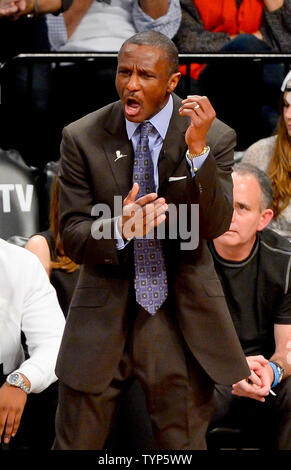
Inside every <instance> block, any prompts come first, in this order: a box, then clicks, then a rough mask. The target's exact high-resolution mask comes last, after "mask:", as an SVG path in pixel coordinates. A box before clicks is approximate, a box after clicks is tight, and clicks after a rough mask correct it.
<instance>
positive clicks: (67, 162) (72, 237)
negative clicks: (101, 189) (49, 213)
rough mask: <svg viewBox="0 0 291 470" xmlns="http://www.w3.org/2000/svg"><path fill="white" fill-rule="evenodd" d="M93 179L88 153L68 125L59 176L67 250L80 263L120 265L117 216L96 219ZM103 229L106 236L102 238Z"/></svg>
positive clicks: (61, 232) (121, 255)
mask: <svg viewBox="0 0 291 470" xmlns="http://www.w3.org/2000/svg"><path fill="white" fill-rule="evenodd" d="M90 180H91V177H90V172H89V171H88V168H87V165H86V158H85V155H84V154H83V152H82V149H81V148H79V147H78V145H77V143H76V141H75V140H74V137H73V136H72V135H71V134H70V131H69V129H68V128H65V129H64V131H63V139H62V143H61V163H60V175H59V181H60V234H61V239H62V243H63V247H64V250H65V253H66V254H67V255H68V256H69V257H70V258H71V259H72V260H74V261H75V262H76V263H78V264H86V265H87V266H96V265H98V264H105V265H112V264H113V265H117V264H120V263H121V262H122V260H123V258H124V257H125V254H124V253H122V254H119V253H118V251H117V246H116V240H115V239H114V223H115V218H113V217H112V218H111V217H110V214H108V213H106V212H105V213H103V214H101V215H100V217H99V219H98V218H97V219H96V215H97V212H98V211H97V212H96V200H95V199H94V191H93V189H92V187H91V185H90ZM100 184H102V181H100ZM101 231H103V235H104V234H106V236H102V237H98V233H100V232H101ZM123 251H124V250H123Z"/></svg>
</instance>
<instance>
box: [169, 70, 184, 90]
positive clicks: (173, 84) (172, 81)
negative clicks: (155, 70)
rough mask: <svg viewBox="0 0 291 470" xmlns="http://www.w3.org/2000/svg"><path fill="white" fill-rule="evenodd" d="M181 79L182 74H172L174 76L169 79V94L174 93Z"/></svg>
mask: <svg viewBox="0 0 291 470" xmlns="http://www.w3.org/2000/svg"><path fill="white" fill-rule="evenodd" d="M180 78H181V73H180V72H176V73H172V75H171V76H170V78H169V82H168V92H169V93H173V91H174V90H175V88H176V86H177V85H178V83H179V80H180Z"/></svg>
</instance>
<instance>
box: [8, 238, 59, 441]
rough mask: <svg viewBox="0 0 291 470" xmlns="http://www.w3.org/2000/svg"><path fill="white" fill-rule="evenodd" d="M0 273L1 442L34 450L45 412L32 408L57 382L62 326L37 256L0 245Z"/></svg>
mask: <svg viewBox="0 0 291 470" xmlns="http://www.w3.org/2000/svg"><path fill="white" fill-rule="evenodd" d="M0 273H1V274H0V276H1V283H0V291H1V293H0V295H1V308H0V317H1V330H0V331H1V338H0V340H1V341H0V343H1V349H0V368H1V370H0V381H1V382H0V385H1V387H0V403H1V408H0V442H4V443H5V444H8V443H10V444H11V447H12V448H14V449H15V448H17V449H19V448H30V447H31V446H32V448H34V449H35V448H37V447H38V444H40V446H42V442H43V441H45V435H46V414H45V412H44V411H45V410H42V409H41V408H35V400H37V398H38V397H39V396H41V395H42V393H44V391H45V389H47V387H49V385H50V384H52V383H53V382H54V381H56V376H55V373H54V369H55V362H56V356H57V353H58V350H59V345H60V341H61V337H62V334H63V329H64V324H65V320H64V316H63V314H62V311H61V309H60V306H59V304H58V301H57V297H56V293H55V290H54V289H53V288H52V286H51V284H50V283H49V281H48V279H47V276H46V273H45V271H44V269H43V267H42V265H41V263H40V262H39V260H38V259H37V257H36V256H34V255H32V254H31V253H28V251H27V250H25V249H24V248H20V247H18V246H15V245H12V244H10V243H7V242H5V241H4V240H0ZM22 334H23V335H24V339H25V343H26V346H27V352H28V354H27V355H26V354H25V349H26V348H24V347H23V341H22ZM7 376H8V377H7ZM30 392H33V393H32V394H30ZM40 392H42V393H40ZM27 394H29V395H28V396H27ZM33 403H34V406H33V408H32V409H31V405H32V404H33ZM23 410H24V414H23V416H22V413H23ZM20 420H21V423H20ZM19 423H20V428H19V432H17V431H18V426H19ZM16 433H17V434H16ZM13 436H15V437H14V438H13V440H12V441H10V439H11V437H13ZM1 438H2V439H1Z"/></svg>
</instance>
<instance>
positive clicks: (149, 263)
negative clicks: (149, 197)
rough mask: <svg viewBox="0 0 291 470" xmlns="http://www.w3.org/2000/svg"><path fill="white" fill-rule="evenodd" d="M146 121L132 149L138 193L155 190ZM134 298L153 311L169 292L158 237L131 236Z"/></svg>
mask: <svg viewBox="0 0 291 470" xmlns="http://www.w3.org/2000/svg"><path fill="white" fill-rule="evenodd" d="M152 131H153V125H152V124H151V123H150V122H149V121H145V122H143V123H141V124H140V141H139V144H138V145H137V148H136V152H135V160H134V168H133V182H134V183H138V184H139V193H138V197H141V196H144V195H146V194H149V193H152V192H155V181H154V166H153V161H152V157H151V153H150V149H149V138H148V134H149V133H151V132H152ZM134 264H135V291H136V301H137V302H138V303H139V304H140V305H141V306H142V307H143V308H144V309H145V310H147V311H148V312H149V313H151V314H152V315H154V314H155V313H156V311H157V310H158V309H159V308H160V307H161V305H162V304H163V302H164V301H165V299H166V297H167V295H168V286H167V273H166V266H165V259H164V254H163V249H162V243H161V240H158V239H157V238H153V239H147V238H135V239H134Z"/></svg>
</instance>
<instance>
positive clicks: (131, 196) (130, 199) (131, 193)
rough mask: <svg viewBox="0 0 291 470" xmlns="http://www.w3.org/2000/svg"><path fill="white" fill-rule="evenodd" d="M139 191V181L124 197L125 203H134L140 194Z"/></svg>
mask: <svg viewBox="0 0 291 470" xmlns="http://www.w3.org/2000/svg"><path fill="white" fill-rule="evenodd" d="M138 192H139V185H138V183H134V184H133V186H132V188H131V190H130V191H129V193H128V195H127V196H126V198H125V199H124V201H123V205H127V204H132V203H133V202H134V201H135V198H136V196H137V195H138Z"/></svg>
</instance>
